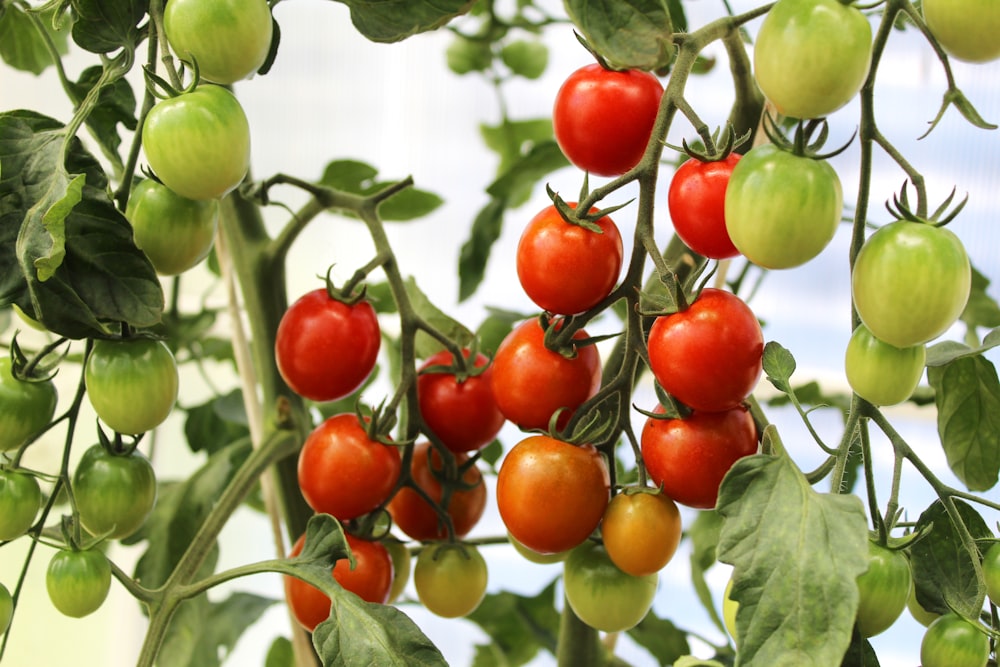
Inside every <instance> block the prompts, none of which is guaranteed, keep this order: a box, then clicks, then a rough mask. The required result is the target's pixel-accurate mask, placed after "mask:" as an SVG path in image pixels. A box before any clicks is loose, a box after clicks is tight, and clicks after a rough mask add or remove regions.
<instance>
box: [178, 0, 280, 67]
mask: <svg viewBox="0 0 1000 667" xmlns="http://www.w3.org/2000/svg"><path fill="white" fill-rule="evenodd" d="M163 29H164V31H165V32H166V33H167V41H168V42H170V48H171V49H173V51H174V53H176V54H177V57H178V58H180V59H181V60H185V61H188V62H190V61H192V60H196V61H197V63H198V72H199V74H200V75H201V76H202V77H203V78H204V79H207V80H208V81H214V82H215V83H221V84H230V83H236V82H237V81H240V80H242V79H245V78H247V77H248V76H250V75H251V74H253V73H254V72H256V71H257V70H258V69H260V67H261V65H263V64H264V61H265V60H266V59H267V54H268V51H269V50H270V48H271V36H272V32H273V21H272V19H271V10H270V9H269V8H268V4H267V0H170V2H169V3H167V6H166V8H165V9H164V12H163Z"/></svg>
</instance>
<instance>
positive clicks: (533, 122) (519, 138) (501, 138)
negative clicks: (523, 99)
mask: <svg viewBox="0 0 1000 667" xmlns="http://www.w3.org/2000/svg"><path fill="white" fill-rule="evenodd" d="M479 133H480V134H481V135H482V137H483V142H484V143H485V144H486V147H487V148H489V149H490V150H491V151H493V152H494V153H496V154H497V155H498V156H500V164H499V165H498V166H497V175H498V176H499V175H502V174H505V173H507V172H508V171H510V168H511V165H512V164H513V163H514V162H515V161H516V160H517V159H518V158H520V157H521V156H523V155H524V154H525V153H526V152H527V151H528V150H529V149H530V148H531V147H532V146H533V145H534V144H537V143H540V142H544V141H550V140H551V139H552V120H551V119H550V118H537V119H530V120H509V119H508V120H506V121H505V122H503V123H500V124H499V125H486V124H483V125H480V126H479Z"/></svg>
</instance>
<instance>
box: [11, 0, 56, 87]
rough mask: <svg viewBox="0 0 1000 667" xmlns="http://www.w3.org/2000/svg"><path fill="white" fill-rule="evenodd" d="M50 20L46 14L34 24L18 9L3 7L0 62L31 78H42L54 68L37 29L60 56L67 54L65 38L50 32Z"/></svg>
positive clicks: (18, 6)
mask: <svg viewBox="0 0 1000 667" xmlns="http://www.w3.org/2000/svg"><path fill="white" fill-rule="evenodd" d="M51 20H52V19H51V13H49V12H45V13H41V14H39V15H38V21H37V22H36V21H33V20H32V18H31V16H29V15H28V13H27V12H26V11H25V10H24V8H23V7H22V6H21V5H19V4H16V3H5V4H4V6H3V8H2V9H0V58H2V59H3V61H4V62H5V63H7V64H8V65H10V66H11V67H13V68H14V69H19V70H23V71H25V72H31V73H32V74H41V73H42V72H43V71H45V68H47V67H49V66H50V65H53V64H55V61H54V60H53V59H52V54H51V52H50V51H49V49H48V48H47V47H46V38H45V36H43V35H42V34H41V33H40V32H39V28H41V29H42V30H44V31H45V33H46V35H47V36H48V40H49V42H50V43H51V44H53V45H54V46H55V47H56V50H57V51H58V53H60V54H65V53H66V35H65V33H63V32H57V31H55V30H52V28H51Z"/></svg>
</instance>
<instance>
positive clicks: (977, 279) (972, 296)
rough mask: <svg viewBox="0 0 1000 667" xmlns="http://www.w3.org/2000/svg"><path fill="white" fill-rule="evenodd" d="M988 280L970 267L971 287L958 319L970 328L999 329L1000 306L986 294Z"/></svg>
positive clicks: (988, 284)
mask: <svg viewBox="0 0 1000 667" xmlns="http://www.w3.org/2000/svg"><path fill="white" fill-rule="evenodd" d="M989 286H990V279H989V278H987V277H986V276H984V275H983V274H982V273H980V272H979V271H978V270H976V268H975V267H972V286H971V290H970V291H969V300H968V301H967V302H966V304H965V310H963V311H962V315H961V317H960V318H959V319H960V320H961V321H963V322H965V323H966V324H968V325H969V326H971V327H987V328H990V329H994V328H996V327H1000V305H998V304H997V302H996V299H994V298H993V297H991V296H990V295H989V294H987V293H986V290H987V288H988V287H989Z"/></svg>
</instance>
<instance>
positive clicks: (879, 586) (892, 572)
mask: <svg viewBox="0 0 1000 667" xmlns="http://www.w3.org/2000/svg"><path fill="white" fill-rule="evenodd" d="M911 586H912V577H911V575H910V564H909V562H908V561H907V560H906V556H904V555H903V554H902V552H900V551H895V550H892V549H888V548H886V547H883V546H881V545H879V544H876V543H875V542H871V541H869V542H868V569H867V570H866V571H865V572H864V573H863V574H861V575H860V576H859V577H858V593H859V595H860V598H859V600H858V615H857V619H856V621H855V622H856V624H857V628H858V632H860V633H861V636H863V637H874V636H875V635H877V634H880V633H882V632H885V631H886V630H888V629H889V627H890V626H891V625H892V624H893V623H895V622H896V619H898V618H899V616H900V614H902V613H903V610H904V609H905V608H906V601H907V600H908V599H909V597H910V588H911Z"/></svg>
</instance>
